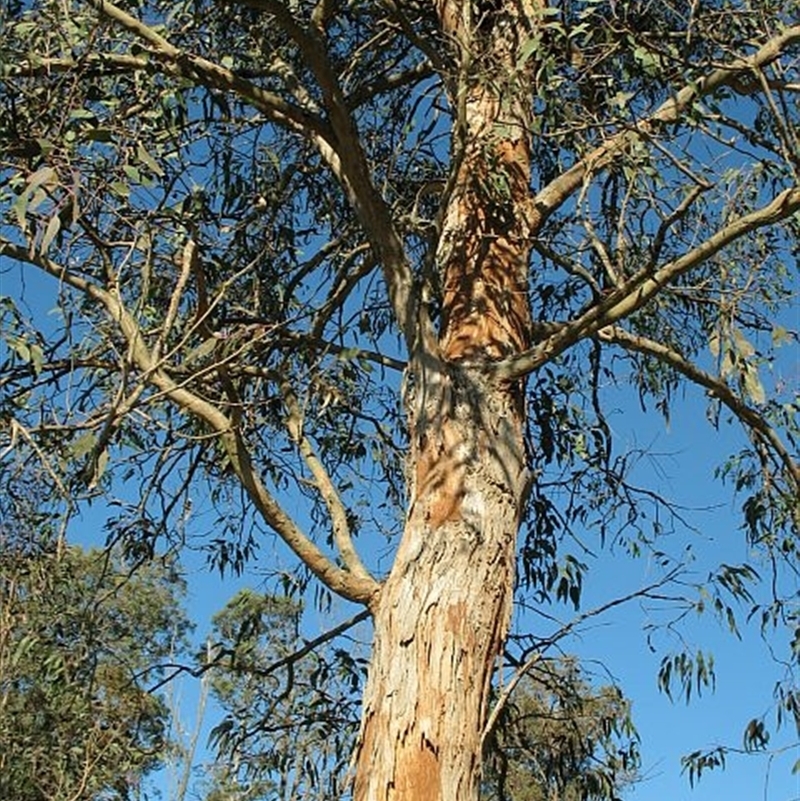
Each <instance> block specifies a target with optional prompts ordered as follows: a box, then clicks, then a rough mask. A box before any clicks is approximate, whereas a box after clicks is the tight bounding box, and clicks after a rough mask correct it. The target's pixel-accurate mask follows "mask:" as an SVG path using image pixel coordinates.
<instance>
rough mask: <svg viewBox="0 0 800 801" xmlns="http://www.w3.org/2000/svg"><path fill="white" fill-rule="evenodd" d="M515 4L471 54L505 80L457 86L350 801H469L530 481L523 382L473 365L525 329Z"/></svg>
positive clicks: (524, 169)
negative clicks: (460, 132)
mask: <svg viewBox="0 0 800 801" xmlns="http://www.w3.org/2000/svg"><path fill="white" fill-rule="evenodd" d="M523 5H524V3H520V4H518V5H517V4H514V5H510V6H509V7H508V9H505V10H504V11H503V12H502V13H504V14H506V16H507V17H508V18H507V19H505V24H503V25H500V24H499V23H498V28H497V30H498V31H503V32H505V33H503V34H499V33H498V34H497V35H496V36H495V39H494V40H493V42H491V43H490V45H489V47H488V49H486V50H485V51H484V55H485V56H486V61H485V63H486V64H491V65H492V67H493V68H494V69H495V70H498V69H499V72H501V73H505V74H504V77H503V78H502V79H501V80H500V81H499V83H498V82H493V81H492V80H491V79H490V77H489V76H488V74H486V73H485V72H484V74H483V77H484V80H482V81H480V80H479V81H476V82H474V83H471V84H470V86H469V88H465V89H464V91H466V92H467V95H466V102H465V104H464V106H463V112H464V113H463V116H464V119H462V121H461V122H462V125H463V126H464V127H465V129H466V134H465V139H464V141H465V147H464V154H463V159H462V161H461V165H460V168H459V172H458V176H457V181H456V186H455V190H454V192H453V193H452V195H451V197H450V200H449V205H448V208H447V210H446V214H445V218H444V224H443V230H442V236H441V239H440V242H439V249H438V252H437V265H438V267H439V270H440V277H441V282H442V287H443V305H442V330H441V334H440V341H439V352H438V353H427V354H422V355H419V356H417V357H416V358H415V359H413V360H412V364H411V366H410V368H409V371H410V385H411V388H412V391H411V397H409V398H408V406H409V408H408V411H409V428H410V432H411V448H410V455H409V464H410V471H409V472H410V478H409V494H410V505H409V511H408V516H407V519H406V525H405V531H404V534H403V539H402V542H401V545H400V548H399V550H398V554H397V558H396V560H395V563H394V566H393V568H392V572H391V574H390V576H389V577H388V579H387V581H386V583H385V585H384V587H383V589H382V590H381V592H380V594H379V595H378V597H377V598H376V599H375V602H374V604H373V611H374V614H375V639H374V652H373V657H372V661H371V664H370V674H369V679H368V683H367V688H366V691H365V695H364V711H363V725H362V732H361V740H360V744H359V748H358V752H357V754H356V766H355V767H356V773H355V788H354V796H355V799H356V801H472V799H477V798H478V791H479V782H480V764H481V739H482V733H483V728H484V725H485V722H486V717H487V712H488V710H487V703H488V698H489V690H490V685H491V681H492V675H493V672H494V669H495V663H496V660H497V657H498V655H499V653H500V652H501V650H502V647H503V644H504V642H505V637H506V632H507V628H508V623H509V618H510V614H511V602H512V588H513V579H514V558H515V545H516V535H517V529H518V526H519V516H520V509H521V507H522V504H523V501H524V496H525V492H526V489H527V475H528V474H527V469H526V464H525V456H524V443H523V429H524V411H523V403H522V391H521V387H519V386H517V385H513V386H509V385H499V384H497V383H492V381H491V380H490V379H489V378H488V377H487V371H486V370H485V369H484V367H483V365H485V363H486V362H487V361H492V360H495V359H498V358H502V357H504V356H508V355H510V354H513V353H516V352H519V351H520V350H521V349H523V348H524V347H526V346H527V344H528V335H529V334H528V332H529V330H530V312H529V305H528V297H527V268H528V257H529V250H530V236H529V232H528V231H527V230H526V229H525V226H524V223H523V220H524V215H523V214H522V212H521V210H522V208H523V204H524V203H525V202H526V200H527V197H528V194H529V182H530V149H529V142H528V131H529V130H530V113H529V109H528V102H529V98H530V96H531V93H530V86H529V85H526V79H525V76H524V75H521V74H520V73H519V71H517V70H515V65H516V59H515V53H516V52H517V48H518V45H519V42H516V41H509V40H507V39H503V38H502V36H510V37H511V38H513V37H515V36H516V35H517V34H515V33H508V32H509V31H522V30H523V26H522V23H520V21H519V20H518V19H516V15H517V14H519V13H521V12H520V9H522V8H523ZM437 7H439V11H440V15H441V18H442V20H443V24H444V27H445V28H446V29H448V32H449V33H450V35H451V37H452V39H453V40H454V41H459V42H461V43H462V45H463V46H465V47H468V46H470V37H469V36H468V35H467V34H466V33H465V31H466V28H463V27H462V28H458V29H456V28H457V27H458V26H459V25H461V23H460V22H458V21H457V20H459V19H461V17H460V16H459V14H460V13H461V12H460V11H459V9H460V8H461V6H460V4H454V3H451V2H449V0H443V2H441V3H440V4H439V6H437ZM462 10H463V9H462ZM498 13H500V12H498ZM533 16H534V15H533V13H532V12H531V13H530V18H531V19H533ZM509 23H511V24H509ZM515 23H520V24H515ZM448 26H450V27H448ZM454 26H455V27H454ZM473 44H475V45H476V46H481V47H484V46H486V44H487V43H486V41H483V42H482V43H477V42H473ZM487 54H488V55H487ZM498 86H504V87H505V89H502V88H501V89H498ZM465 87H466V84H465ZM506 90H507V91H506Z"/></svg>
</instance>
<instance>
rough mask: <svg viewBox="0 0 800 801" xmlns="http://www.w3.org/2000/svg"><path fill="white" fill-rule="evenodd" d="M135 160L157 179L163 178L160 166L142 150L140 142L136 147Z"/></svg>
mask: <svg viewBox="0 0 800 801" xmlns="http://www.w3.org/2000/svg"><path fill="white" fill-rule="evenodd" d="M136 158H138V159H139V161H141V162H142V164H144V165H145V166H146V167H147V168H148V169H149V170H150V171H151V172H153V173H155V174H156V175H157V176H158V177H159V178H162V177H163V176H164V170H162V169H161V165H160V164H159V163H158V162H157V161H156V160H155V159H154V158H153V157H152V156H151V155H150V154H149V153H148V152H147V151H146V150H145V149H144V146H143V145H142V143H141V142H139V143H138V144H137V145H136Z"/></svg>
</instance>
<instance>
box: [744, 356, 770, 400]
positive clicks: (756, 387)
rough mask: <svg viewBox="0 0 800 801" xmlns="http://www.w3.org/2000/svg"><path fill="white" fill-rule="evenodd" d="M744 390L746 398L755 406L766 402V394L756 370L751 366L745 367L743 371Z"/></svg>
mask: <svg viewBox="0 0 800 801" xmlns="http://www.w3.org/2000/svg"><path fill="white" fill-rule="evenodd" d="M744 388H745V392H746V393H747V396H748V397H749V398H750V400H751V401H752V402H753V403H754V404H756V406H761V405H763V404H765V403H766V402H767V393H766V392H765V391H764V386H763V385H762V383H761V381H760V380H759V378H758V369H757V368H756V367H754V366H753V365H751V364H748V365H746V366H745V369H744Z"/></svg>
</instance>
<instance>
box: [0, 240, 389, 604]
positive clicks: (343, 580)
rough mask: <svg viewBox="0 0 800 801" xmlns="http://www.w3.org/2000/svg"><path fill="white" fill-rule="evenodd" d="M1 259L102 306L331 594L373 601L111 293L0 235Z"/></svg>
mask: <svg viewBox="0 0 800 801" xmlns="http://www.w3.org/2000/svg"><path fill="white" fill-rule="evenodd" d="M0 256H9V257H11V258H13V259H15V260H17V261H20V262H23V263H27V264H31V265H34V266H36V267H38V268H39V269H40V270H42V271H43V272H45V273H47V274H48V275H51V276H52V277H53V278H56V279H57V280H59V281H61V282H62V283H63V284H66V285H67V286H70V287H72V288H73V289H76V290H78V291H79V292H82V293H83V294H84V295H85V296H86V297H87V298H90V299H92V300H93V301H95V302H97V303H100V304H102V305H103V306H104V307H105V309H106V312H107V314H108V316H109V317H110V318H111V319H112V320H113V321H114V323H115V324H116V325H117V326H118V328H119V330H120V332H121V333H122V335H123V337H124V338H125V340H126V341H127V343H128V346H129V350H130V356H131V359H132V361H133V363H134V364H135V365H136V367H137V368H138V369H139V370H140V371H141V372H142V380H144V381H146V382H147V383H148V384H150V385H151V386H152V387H154V388H155V389H157V390H159V391H160V392H161V393H163V395H164V396H165V397H166V398H168V399H169V400H170V401H172V402H173V403H175V405H176V406H178V407H179V408H180V409H182V410H183V411H185V412H187V413H188V414H190V415H192V416H193V417H196V418H197V419H199V420H202V421H203V422H204V423H205V424H206V425H208V426H209V428H210V429H211V430H212V431H213V432H214V433H215V434H216V435H217V437H218V441H219V443H220V445H221V447H222V449H223V451H224V453H225V455H226V457H227V458H228V460H229V462H230V465H231V468H232V469H233V472H234V473H235V474H236V476H237V478H238V479H239V481H240V482H241V484H242V486H243V487H244V489H245V491H246V493H247V496H248V497H249V498H250V500H251V502H252V503H253V505H254V506H255V508H256V509H257V510H258V512H259V514H260V515H261V517H262V518H263V520H264V521H265V522H266V523H267V525H268V526H269V527H270V528H271V529H272V530H273V531H274V532H275V533H276V534H277V535H278V536H279V537H281V538H282V539H283V540H284V542H285V543H286V544H287V545H288V546H289V547H290V548H291V549H292V550H293V551H294V552H295V554H296V555H297V556H298V557H299V558H300V559H301V560H302V562H303V563H304V564H305V565H306V566H307V567H308V569H309V570H310V571H311V572H312V573H313V574H314V575H315V576H316V577H317V578H318V579H319V580H320V581H322V582H323V583H324V584H325V585H326V586H328V587H329V588H330V589H331V590H333V591H334V592H336V593H337V594H339V595H341V596H342V597H344V598H347V599H348V600H351V601H356V602H360V603H367V602H368V601H369V600H370V598H372V596H373V595H374V594H375V592H376V591H377V589H378V583H377V582H376V581H375V580H374V579H372V578H365V577H362V576H356V575H354V574H352V573H350V572H348V571H347V570H343V569H342V568H340V567H338V566H337V565H336V564H334V562H333V561H331V559H329V558H328V557H327V556H326V555H325V554H324V553H323V552H322V551H321V550H320V549H319V548H318V547H317V546H316V544H315V543H314V542H312V541H311V539H309V538H308V537H307V536H306V535H305V534H304V533H303V532H302V531H301V530H300V529H299V528H298V526H297V524H296V523H295V522H294V521H293V520H292V519H291V517H289V515H287V514H286V512H285V511H284V510H283V508H282V507H281V506H280V504H279V503H278V502H277V500H276V499H275V498H274V497H273V496H272V494H271V493H270V492H269V490H268V489H267V488H266V486H265V485H264V483H263V482H262V481H261V478H260V477H259V475H258V473H257V471H256V469H255V467H254V466H253V463H252V461H251V457H250V451H249V448H248V446H247V443H246V442H245V440H244V437H243V436H242V433H241V430H240V429H239V428H238V427H236V426H235V425H234V423H233V421H232V420H231V418H230V417H228V416H227V415H226V414H225V413H224V412H222V411H221V410H220V409H219V407H217V406H215V405H214V404H213V403H210V402H209V401H207V400H205V399H204V398H202V397H200V396H199V395H196V394H194V393H193V392H191V391H190V390H188V389H187V388H186V387H185V386H182V385H180V384H178V383H177V382H176V381H175V380H174V379H173V378H172V377H171V376H170V375H169V374H168V373H167V372H166V370H165V369H164V368H163V366H161V365H160V364H159V363H158V362H157V361H156V360H155V359H154V354H153V353H152V351H151V349H150V348H149V347H148V346H147V344H146V342H145V340H144V337H143V336H142V332H141V330H140V328H139V325H138V323H137V321H136V320H135V319H134V317H133V316H132V315H131V314H130V312H129V311H128V310H127V309H126V308H125V306H124V305H123V304H122V302H121V301H120V299H119V298H118V297H117V296H116V295H115V294H114V293H112V292H108V291H106V290H104V289H103V288H101V287H100V286H98V285H97V284H94V283H93V282H91V281H88V280H87V279H85V278H82V277H81V276H78V275H75V274H74V273H71V272H70V271H69V270H68V269H67V268H65V267H63V266H61V265H59V264H57V263H56V262H54V261H52V260H50V259H48V258H46V257H45V256H41V255H36V254H32V253H30V252H29V251H28V250H27V249H26V248H23V247H20V246H19V245H16V244H14V243H12V242H9V241H8V240H7V239H5V238H3V237H0Z"/></svg>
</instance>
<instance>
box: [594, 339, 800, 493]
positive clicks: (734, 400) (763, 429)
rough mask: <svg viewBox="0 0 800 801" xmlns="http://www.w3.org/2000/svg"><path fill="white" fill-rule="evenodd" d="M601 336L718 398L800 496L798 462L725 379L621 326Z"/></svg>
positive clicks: (799, 468) (767, 424)
mask: <svg viewBox="0 0 800 801" xmlns="http://www.w3.org/2000/svg"><path fill="white" fill-rule="evenodd" d="M597 336H598V337H599V338H600V339H601V340H603V341H604V342H610V343H613V344H615V345H620V346H621V347H623V348H625V350H632V351H636V352H637V353H643V354H646V355H648V356H653V357H655V358H656V359H658V360H659V361H661V362H664V363H665V364H668V365H669V366H670V367H672V368H673V369H675V370H677V371H678V372H679V373H681V374H682V375H684V376H686V378H688V379H689V380H690V381H693V382H694V383H695V384H699V385H700V386H701V387H704V388H705V389H707V390H708V392H709V393H710V394H711V395H712V397H715V398H718V399H719V400H720V402H721V403H723V404H725V406H727V407H728V408H729V409H730V410H731V411H732V412H733V413H734V414H735V415H736V417H737V418H738V419H739V421H740V422H741V423H742V424H743V425H745V426H747V427H749V428H750V429H751V430H752V431H753V432H754V433H755V434H756V435H757V436H758V437H760V438H761V439H763V440H765V441H766V442H767V443H769V445H770V446H772V449H773V450H774V451H775V453H776V454H777V456H778V458H779V459H780V461H781V462H782V463H783V466H784V468H785V469H786V472H787V474H788V475H789V476H790V478H791V480H792V482H793V483H794V488H795V491H796V492H797V493H798V494H800V465H798V464H797V462H795V461H794V459H793V458H792V456H791V454H790V453H789V451H788V450H787V449H786V446H785V445H784V444H783V442H782V441H781V439H780V437H779V436H778V434H777V433H776V432H775V430H774V429H773V428H772V426H770V425H769V423H768V422H767V421H766V420H765V419H764V418H763V417H762V416H761V415H760V414H759V413H758V412H757V411H756V410H755V409H753V408H751V407H750V406H748V405H747V404H746V403H745V402H744V401H743V400H742V399H741V398H739V397H738V396H737V395H736V394H735V393H734V392H733V391H732V390H731V388H730V387H729V386H728V385H727V384H726V383H725V382H724V381H723V380H722V379H720V378H716V377H715V376H713V375H711V374H710V373H707V372H705V370H701V369H700V368H699V367H697V365H695V364H693V363H692V362H690V361H689V360H688V359H685V358H684V357H683V356H682V355H681V354H680V353H678V352H677V351H675V350H672V349H671V348H668V347H667V346H666V345H662V344H661V343H660V342H655V341H654V340H652V339H648V338H647V337H642V336H635V335H633V334H630V333H629V332H627V331H625V330H623V329H622V328H619V327H618V326H608V327H607V328H601V329H600V330H599V331H598V332H597Z"/></svg>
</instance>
